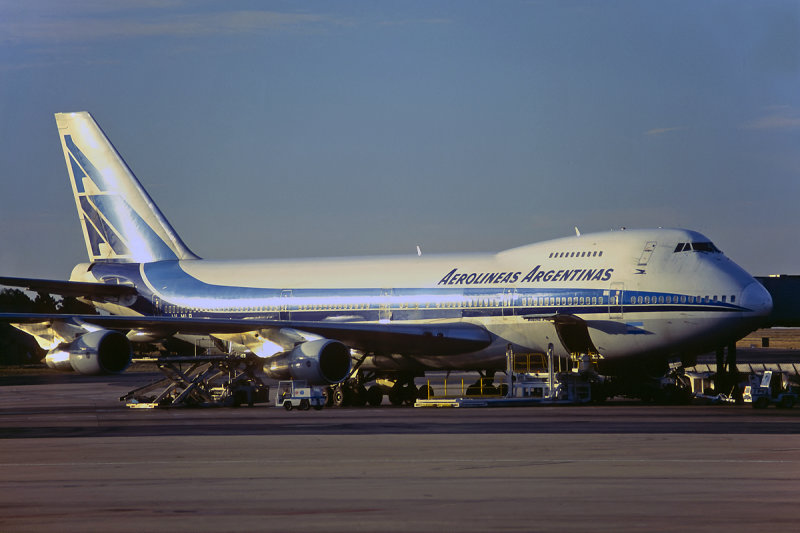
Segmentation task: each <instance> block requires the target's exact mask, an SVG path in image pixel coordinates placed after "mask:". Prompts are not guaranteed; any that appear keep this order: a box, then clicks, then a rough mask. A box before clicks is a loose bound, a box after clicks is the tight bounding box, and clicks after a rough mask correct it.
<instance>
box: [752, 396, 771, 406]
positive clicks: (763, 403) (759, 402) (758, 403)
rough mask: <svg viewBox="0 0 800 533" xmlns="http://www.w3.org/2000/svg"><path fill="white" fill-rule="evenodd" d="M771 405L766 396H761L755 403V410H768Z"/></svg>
mask: <svg viewBox="0 0 800 533" xmlns="http://www.w3.org/2000/svg"><path fill="white" fill-rule="evenodd" d="M768 405H769V400H768V399H767V398H766V397H765V396H759V397H758V398H756V399H755V401H754V402H753V409H766V408H767V406H768Z"/></svg>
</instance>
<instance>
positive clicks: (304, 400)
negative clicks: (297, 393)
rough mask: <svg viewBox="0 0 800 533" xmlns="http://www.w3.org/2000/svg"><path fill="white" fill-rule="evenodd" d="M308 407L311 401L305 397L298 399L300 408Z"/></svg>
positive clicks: (307, 408) (304, 409)
mask: <svg viewBox="0 0 800 533" xmlns="http://www.w3.org/2000/svg"><path fill="white" fill-rule="evenodd" d="M309 409H311V403H310V402H309V401H308V400H307V399H306V398H303V399H302V400H300V410H301V411H308V410H309Z"/></svg>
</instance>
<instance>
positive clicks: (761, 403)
mask: <svg viewBox="0 0 800 533" xmlns="http://www.w3.org/2000/svg"><path fill="white" fill-rule="evenodd" d="M742 398H743V399H744V401H745V402H752V403H753V407H754V408H756V409H764V408H765V407H768V406H769V405H770V404H773V405H775V406H776V407H780V408H783V409H791V408H792V407H794V404H795V403H797V394H796V393H795V392H794V391H792V389H791V388H790V387H789V388H787V387H785V386H784V383H783V374H782V373H781V372H773V371H772V370H766V371H765V372H764V374H763V375H762V376H758V375H752V376H750V384H749V385H747V387H745V389H744V394H743V395H742Z"/></svg>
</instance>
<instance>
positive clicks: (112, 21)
mask: <svg viewBox="0 0 800 533" xmlns="http://www.w3.org/2000/svg"><path fill="white" fill-rule="evenodd" d="M79 110H88V111H90V112H91V113H92V114H93V115H94V116H95V118H96V120H97V121H98V122H99V123H100V125H101V126H102V127H103V129H104V130H105V131H106V133H107V134H108V135H109V137H110V138H111V140H112V142H114V144H115V146H116V147H117V149H118V150H119V151H120V152H121V153H122V155H123V156H124V157H125V159H126V161H127V162H128V164H129V165H130V166H131V168H132V169H133V170H134V172H135V173H136V174H137V176H138V177H139V179H140V181H141V182H142V183H143V184H144V186H145V188H147V190H148V191H149V192H150V194H151V196H152V197H153V198H154V200H155V201H156V203H157V204H158V205H159V206H160V208H161V210H162V211H163V212H164V214H165V215H166V216H167V218H168V219H169V220H170V222H171V223H172V224H173V226H174V227H175V228H176V230H177V231H178V233H179V234H180V235H181V236H182V238H183V240H184V241H185V242H186V243H187V244H188V245H189V247H190V248H191V249H192V250H193V251H194V252H195V253H197V254H198V255H200V256H202V257H207V258H214V259H224V258H255V257H263V258H278V257H296V256H303V257H313V256H347V255H371V254H387V253H388V254H413V253H415V245H416V244H421V245H422V249H423V251H424V252H425V253H436V252H459V251H497V250H501V249H504V248H509V247H512V246H517V245H521V244H526V243H529V242H535V241H539V240H543V239H548V238H554V237H561V236H566V235H570V234H573V232H574V230H573V227H574V226H578V227H579V228H580V229H581V231H582V232H584V233H587V232H590V231H603V230H608V229H612V228H619V227H620V226H626V227H657V226H664V227H688V228H691V229H696V230H698V231H701V232H703V233H705V234H706V235H708V236H709V237H710V238H711V239H712V240H713V241H714V242H715V243H716V244H717V245H718V246H719V247H720V248H721V249H722V250H723V251H725V252H726V253H727V254H728V255H729V256H730V257H732V258H733V259H734V260H735V261H737V262H738V263H740V264H741V265H742V266H744V267H745V268H747V269H748V270H750V271H751V272H752V273H754V274H769V273H800V247H798V246H797V241H798V229H799V228H800V209H798V207H797V205H798V200H800V0H795V1H770V0H766V1H762V2H737V1H732V0H723V1H702V0H700V1H685V2H684V1H678V0H675V1H668V2H663V1H658V2H656V1H645V0H641V1H608V2H599V1H587V2H582V1H569V0H566V1H511V0H507V1H502V2H470V1H453V2H437V1H420V2H408V1H407V2H388V1H387V2H372V1H364V2H355V1H353V2H329V1H324V2H289V1H275V2H269V1H264V2H255V1H235V0H233V1H228V2H211V1H193V2H189V1H183V0H164V1H157V0H151V1H147V0H144V1H140V0H72V1H70V2H62V1H31V2H17V1H11V0H0V118H1V119H2V120H0V176H1V178H0V224H2V228H3V229H4V231H3V232H2V245H0V273H2V274H3V275H11V276H34V277H47V278H65V277H66V276H68V274H69V272H70V270H71V268H72V266H73V265H74V264H75V263H78V262H82V261H85V260H86V254H85V248H84V245H83V239H82V237H81V235H80V230H79V226H78V222H77V217H76V213H75V208H74V202H73V200H72V198H71V193H70V188H69V184H68V180H67V173H66V169H65V167H64V160H63V155H62V153H61V149H60V145H59V142H58V136H57V133H56V128H55V121H54V120H53V113H55V112H66V111H79Z"/></svg>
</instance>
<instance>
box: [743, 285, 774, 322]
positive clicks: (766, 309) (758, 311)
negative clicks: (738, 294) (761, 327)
mask: <svg viewBox="0 0 800 533" xmlns="http://www.w3.org/2000/svg"><path fill="white" fill-rule="evenodd" d="M741 306H742V307H744V308H746V309H749V310H750V311H751V312H752V313H753V314H755V315H758V316H767V315H769V314H770V313H771V312H772V296H770V294H769V291H767V289H765V288H764V286H763V285H762V284H760V283H759V282H757V281H754V282H752V283H751V284H750V285H748V286H747V287H745V288H744V290H743V291H742V301H741Z"/></svg>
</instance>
